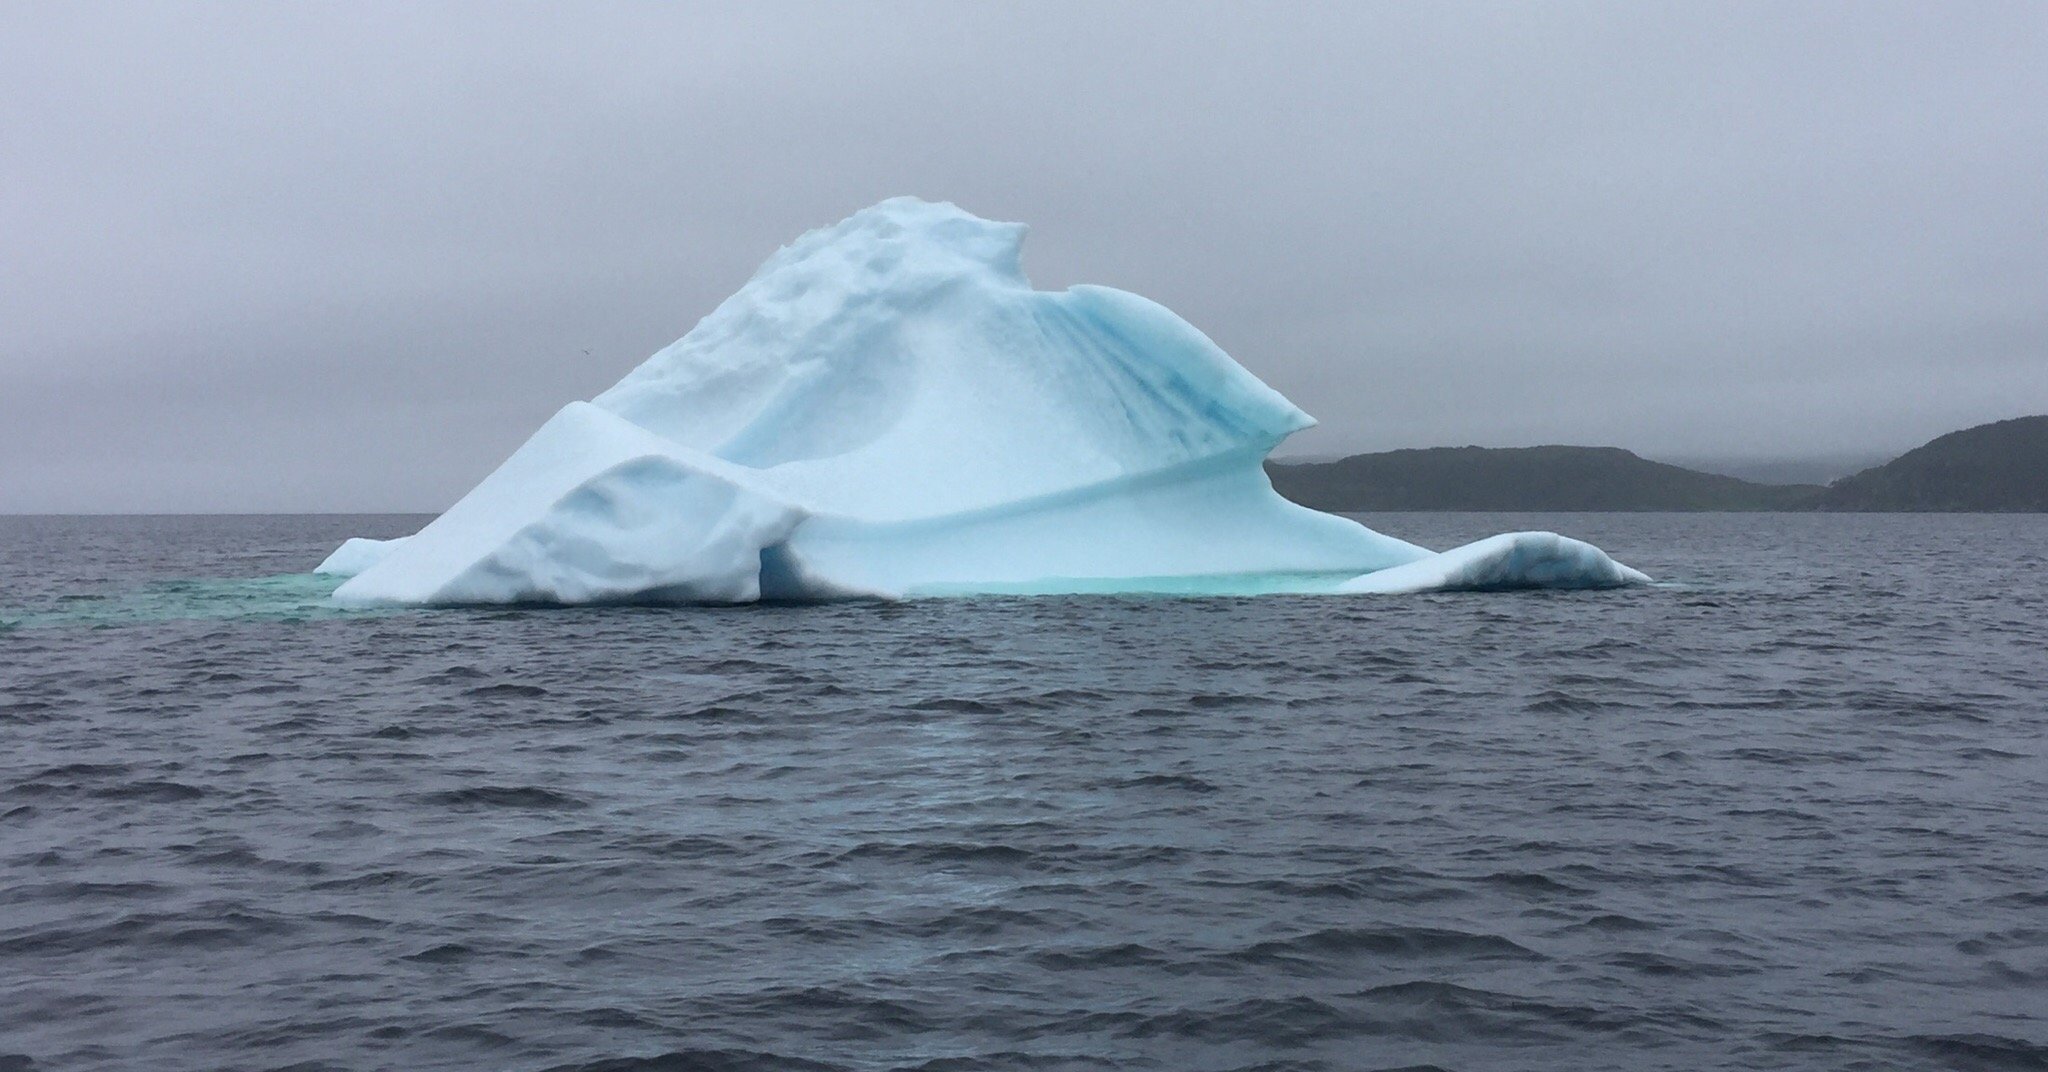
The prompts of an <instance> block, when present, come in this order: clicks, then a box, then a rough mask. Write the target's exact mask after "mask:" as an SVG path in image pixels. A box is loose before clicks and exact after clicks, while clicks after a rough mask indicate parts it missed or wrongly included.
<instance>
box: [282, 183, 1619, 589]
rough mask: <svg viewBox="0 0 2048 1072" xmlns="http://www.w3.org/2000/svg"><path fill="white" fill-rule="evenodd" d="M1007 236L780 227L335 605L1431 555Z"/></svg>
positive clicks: (956, 224)
mask: <svg viewBox="0 0 2048 1072" xmlns="http://www.w3.org/2000/svg"><path fill="white" fill-rule="evenodd" d="M1023 236H1024V228H1023V227H1022V226H1021V225H1018V224H1012V223H993V222H990V221H988V220H983V219H980V218H978V217H975V216H973V215H970V214H969V213H967V212H964V211H962V210H960V209H959V208H956V207H954V206H952V205H948V204H931V203H927V202H924V201H919V200H916V199H914V198H896V199H893V200H890V201H884V202H882V203H881V204H879V205H876V206H874V207H872V208H869V209H865V210H863V211H861V212H858V213H855V214H854V215H853V216H851V217H849V218H847V219H846V220H844V221H841V222H840V223H838V224H836V225H834V226H832V227H827V228H823V229H821V230H817V231H813V232H811V233H809V234H806V235H804V236H803V237H802V238H799V239H798V240H797V241H796V242H794V243H792V244H791V245H790V246H789V247H788V248H786V249H784V250H782V251H781V252H779V253H777V254H776V255H775V256H773V257H770V258H769V259H768V261H767V263H766V264H764V265H763V266H762V267H761V269H760V271H759V272H757V273H756V274H755V276H754V278H753V279H752V280H750V281H749V282H748V283H747V284H746V285H745V286H744V287H741V288H740V290H739V291H738V292H737V293H735V294H733V296H732V297H730V298H728V299H726V300H725V301H724V302H723V303H722V304H720V305H719V307H718V308H717V309H715V310H713V311H712V312H711V314H710V315H709V316H706V317H705V318H704V319H703V320H702V321H701V322H699V323H698V325H697V326H696V327H695V328H694V329H692V330H691V331H690V333H689V334H687V335H685V336H684V337H683V338H682V339H680V340H678V341H677V342H675V343H674V344H672V345H670V346H669V347H667V348H666V349H663V350H662V351H661V352H659V353H657V354H655V355H654V356H653V357H651V358H649V359H648V360H647V361H646V362H645V363H643V364H642V365H640V367H638V368H636V369H634V370H633V371H632V372H630V373H628V374H627V375H626V376H625V377H624V378H623V379H621V380H620V381H619V382H618V383H617V384H615V385H614V386H612V387H611V388H610V389H609V390H606V391H604V392H603V393H601V394H599V395H598V396H597V397H596V398H594V399H592V400H590V401H589V402H573V403H570V404H569V405H568V406H566V407H564V408H563V409H562V410H561V411H560V412H558V413H557V414H556V415H555V416H554V417H553V418H552V419H551V420H549V421H548V422H547V423H546V424H545V425H543V426H542V427H541V429H540V430H539V431H537V432H536V433H534V435H533V437H532V438H531V439H529V440H528V441H527V442H526V444H525V445H523V446H521V447H520V448H519V449H518V450H517V451H516V452H514V453H513V455H512V456H511V457H510V458H508V459H506V461H505V462H504V463H503V464H502V465H501V466H499V468H498V469H497V470H496V471H495V472H493V473H491V474H490V475H489V476H487V477H486V478H484V480H483V481H482V482H481V483H480V484H478V485H477V486H476V487H475V488H474V489H472V490H471V491H470V492H469V494H467V495H465V496H463V498H462V499H461V500H460V501H459V502H457V503H456V504H455V505H454V506H453V507H451V508H449V510H448V511H447V512H446V513H444V514H442V515H441V516H440V517H439V518H436V519H435V520H434V521H433V522H432V523H430V524H429V525H427V526H426V527H425V528H424V529H421V530H420V531H419V532H418V533H416V534H414V535H412V536H410V537H407V538H404V539H402V540H390V541H371V540H350V541H349V542H348V543H346V544H344V545H343V546H342V547H341V548H340V549H339V550H337V551H336V552H335V553H334V554H333V555H332V556H330V557H329V558H328V560H327V562H325V563H323V564H322V565H321V570H322V571H323V572H327V573H331V574H343V575H350V574H352V576H350V577H349V579H348V580H347V581H345V582H344V583H343V584H342V585H341V586H340V587H339V588H338V589H336V591H335V596H334V597H335V599H336V600H338V601H341V602H343V603H350V604H398V605H414V606H420V605H447V604H464V603H621V602H663V603H667V602H749V601H753V600H758V599H786V600H818V599H837V598H844V597H847V596H881V597H904V596H916V595H931V594H946V595H972V594H981V593H1005V592H1008V593H1046V594H1051V593H1059V592H1125V591H1132V592H1135V591H1161V590H1166V591H1177V592H1184V593H1189V594H1199V593H1201V592H1204V591H1209V590H1214V591H1217V592H1219V593H1225V592H1242V591H1247V590H1260V589H1268V590H1275V591H1278V590H1289V589H1295V588H1299V587H1300V585H1301V584H1303V583H1306V582H1303V581H1301V580H1300V579H1301V578H1323V577H1333V578H1346V577H1357V576H1359V575H1361V574H1369V573H1373V572H1375V571H1379V570H1385V569H1388V568H1390V567H1400V566H1403V565H1405V564H1407V563H1412V562H1418V561H1423V560H1433V556H1432V555H1431V552H1430V551H1429V550H1427V549H1426V548H1422V547H1418V546H1416V545H1414V544H1411V543H1408V542H1406V541H1403V540H1398V539H1394V538H1392V537H1389V536H1383V535H1381V534H1379V533H1377V532H1374V531H1372V530H1371V529H1369V528H1366V527H1365V526H1363V525H1360V524H1358V523H1357V522H1355V521H1351V520H1348V519H1346V518H1341V517H1337V516H1335V515H1331V514H1324V513H1319V512H1317V511H1314V510H1310V509H1307V508H1305V507H1302V506H1298V505H1296V504H1294V503H1291V502H1288V501H1287V500H1285V499H1283V498H1281V497H1280V496H1279V495H1277V494H1275V493H1274V491H1273V487H1272V484H1271V483H1270V482H1269V481H1268V480H1267V479H1266V475H1265V472H1264V469H1263V468H1262V463H1263V461H1264V460H1265V458H1266V456H1267V455H1268V454H1269V453H1271V451H1272V450H1273V448H1274V447H1275V446H1276V445H1278V444H1279V443H1280V442H1281V440H1283V439H1285V438H1286V437H1287V436H1289V435H1292V434H1293V433H1295V432H1297V431H1300V430H1301V429H1304V428H1307V427H1310V426H1311V425H1313V424H1314V423H1315V421H1314V420H1313V419H1312V418H1311V417H1309V415H1308V414H1306V413H1303V412H1302V411H1301V410H1300V409H1298V408H1296V407H1295V405H1294V404H1293V403H1291V402H1289V401H1288V400H1287V399H1286V398H1284V397H1282V396H1281V395H1280V394H1279V392H1277V391H1274V390H1273V389H1272V388H1270V387H1268V386H1266V384H1264V383H1262V382H1261V381H1260V380H1259V379H1258V377H1256V376H1253V375H1252V374H1251V373H1249V372H1247V371H1245V369H1244V368H1243V367H1242V366H1240V365H1239V364H1238V363H1237V362H1235V361H1233V360H1231V358H1230V355H1228V354H1226V353H1224V352H1223V351H1222V350H1221V349H1220V348H1218V347H1217V346H1216V344H1215V343H1213V342H1211V341H1210V340H1209V338H1208V337H1207V336H1205V335H1203V334H1202V333H1201V332H1200V331H1198V330H1196V329H1195V328H1194V327H1193V326H1192V325H1190V324H1189V323H1188V322H1187V321H1185V320H1182V319H1181V318H1180V317H1178V316H1175V315H1174V314H1173V313H1172V312H1171V311H1169V310H1167V309H1166V308H1164V307H1163V306H1160V305H1158V304H1156V303H1153V302H1151V301H1147V300H1146V299H1144V298H1141V297H1138V296H1137V295H1135V294H1127V293H1124V292H1123V291H1118V290H1111V289H1109V288H1106V287H1094V286H1077V287H1073V288H1071V289H1069V290H1066V291H1061V292H1047V291H1039V290H1034V289H1032V287H1031V284H1030V281H1029V280H1027V279H1026V278H1025V277H1024V273H1023V271H1022V269H1021V267H1020V264H1021V260H1020V257H1021V247H1022V242H1023ZM1578 546H1584V545H1578ZM1595 554H1597V552H1595ZM1601 558H1602V560H1603V561H1604V560H1605V556H1601ZM1546 575H1547V574H1544V573H1543V571H1541V570H1539V569H1533V568H1532V569H1524V570H1523V571H1522V573H1521V576H1522V577H1524V578H1525V579H1526V580H1527V581H1528V582H1529V583H1537V579H1538V578H1540V577H1542V576H1546ZM1324 590H1327V589H1324Z"/></svg>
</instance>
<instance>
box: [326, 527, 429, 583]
mask: <svg viewBox="0 0 2048 1072" xmlns="http://www.w3.org/2000/svg"><path fill="white" fill-rule="evenodd" d="M408 539H411V537H409V536H400V537H398V538H397V539H394V540H373V539H370V538H369V537H368V536H354V537H350V538H349V539H347V540H343V541H342V544H341V546H340V547H337V548H335V549H334V553H333V554H331V555H328V556H327V557H326V558H325V559H323V560H322V561H321V563H320V564H319V565H317V566H315V567H313V572H314V573H318V574H324V575H326V576H329V577H353V576H355V575H356V574H358V573H361V572H363V571H364V570H366V569H369V568H370V567H371V566H374V565H376V564H377V563H379V562H382V561H383V560H384V556H385V555H388V554H390V553H391V552H392V551H394V550H396V549H397V548H398V546H399V545H400V544H403V543H404V542H405V541H406V540H408Z"/></svg>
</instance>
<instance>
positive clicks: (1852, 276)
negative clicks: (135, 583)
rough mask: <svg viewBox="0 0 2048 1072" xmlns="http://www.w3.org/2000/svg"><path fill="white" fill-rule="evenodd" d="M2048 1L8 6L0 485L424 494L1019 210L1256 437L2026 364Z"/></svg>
mask: <svg viewBox="0 0 2048 1072" xmlns="http://www.w3.org/2000/svg"><path fill="white" fill-rule="evenodd" d="M2042 101H2048V8H2044V7H2042V6H2040V5H2037V4H2024V3H2023V4H2012V5H1996V4H1985V5H1963V6H1961V7H1955V6H1945V7H1941V8H1939V9H1937V8H1935V7H1932V6H1928V5H1912V6H1888V5H1882V4H1870V3H1857V4H1793V5H1786V4H1779V3H1773V4H1757V5H1732V4H1722V5H1681V4H1669V5H1659V4H1635V3H1630V4H1602V5H1569V4H1544V5H1473V6H1461V5H1429V6H1423V5H1385V6H1364V5H1348V4H1347V5H1332V6H1300V7H1288V8H1280V7H1276V6H1268V5H1227V6H1214V7H1209V6H1196V5H1189V4H1183V3H1171V4H1167V3H1160V4H1132V5H1093V4H1089V5H1080V4H1076V5H1065V6H1055V5H1046V4H1031V5H1020V6H1000V7H999V6H990V5H950V4H949V5H872V6H861V7H847V6H840V5H831V6H827V5H819V6H795V7H768V6H764V5H756V4H749V5H741V6H738V7H737V8H736V10H733V11H729V12H724V13H717V12H698V11H690V12H680V11H676V10H671V9H669V8H665V7H658V6H651V5H650V6H630V5H573V6H572V5H556V6H549V7H543V6H538V5H535V6H505V5H483V4H478V5H456V4H443V5H430V6H426V7H418V6H414V5H408V4H390V5H385V6H375V5H369V6H366V5H361V4H350V5H338V4H337V5H331V6H307V5H274V4H252V5H247V6H225V5H210V6H196V5H195V6H171V5H142V4H137V5H133V6H106V7H94V6H89V5H72V4H66V5H55V4H49V5H21V4H18V5H12V6H11V7H9V8H8V9H6V10H5V11H4V12H0V240H4V244H5V248H6V249H7V251H8V252H7V254H6V256H5V257H4V258H0V328H4V330H0V510H104V509H111V510H122V509H133V510H213V509H247V510H295V509H385V508H388V509H404V508H439V507H441V506H443V505H446V503H447V502H448V501H450V500H451V499H452V498H453V497H454V496H455V495H457V494H459V493H460V492H461V491H463V490H464V489H466V488H467V487H468V486H469V485H470V484H471V483H473V482H474V481H475V480H476V479H477V478H478V477H479V476H481V475H482V474H483V473H484V472H486V471H487V470H488V469H489V468H490V467H491V466H492V465H494V464H496V462H497V461H498V460H499V459H500V458H502V457H503V455H504V454H505V453H507V452H508V451H509V450H510V449H511V448H512V447H513V446H515V445H516V444H517V443H518V442H519V441H520V440H521V439H523V438H524V437H525V436H526V435H527V433H529V432H530V431H531V430H532V429H533V428H534V427H535V426H537V425H538V424H539V423H540V421H542V420H543V419H545V417H546V416H547V415H548V414H549V413H551V412H552V411H553V410H554V409H555V408H556V407H557V406H559V405H560V404H561V403H562V402H564V401H566V400H568V399H570V398H574V397H588V396H589V395H591V394H593V393H595V392H596V391H598V390H601V389H602V388H603V387H605V386H606V385H608V384H609V383H610V382H611V381H612V380H614V379H616V378H617V377H618V376H619V375H620V374H622V373H623V372H625V370H627V369H628V368H630V367H632V366H633V365H635V364H637V363H638V362H639V361H640V360H641V359H642V358H644V357H645V356H646V355H647V354H648V353H651V352H652V351H654V350H655V349H657V348H659V347H660V346H661V345H663V344H665V343H666V342H668V341H669V340H671V339H673V338H675V337H676V336H678V335H681V334H682V333H683V332H684V331H686V330H688V329H689V327H690V326H691V325H692V324H693V323H694V322H695V321H696V319H697V318H698V317H699V316H701V315H703V314H704V313H705V312H708V311H709V310H710V309H711V307H712V306H713V305H715V304H716V303H717V301H718V300H719V299H721V298H722V297H724V296H725V295H726V294H727V293H730V292H731V291H732V290H733V289H734V288H736V287H737V286H738V285H739V284H740V283H741V282H743V281H744V280H745V279H746V277H747V276H748V275H749V274H750V273H751V271H752V269H753V267H754V266H755V265H756V264H757V263H759V261H760V260H761V259H762V258H764V257H765V256H767V254H768V253H770V252H771V251H773V250H774V249H775V248H776V247H777V246H779V245H781V244H783V243H785V242H787V241H788V240H790V239H791V238H793V237H795V236H796V235H797V234H798V233H800V232H802V231H804V230H805V229H808V228H810V227H813V226H819V225H822V224H826V223H830V222H832V221H834V220H836V219H838V218H840V217H842V216H844V215H845V214H846V213H848V212H851V211H853V210H854V209H857V208H859V207H861V206H863V205H865V204H868V203H871V202H873V201H876V200H879V199H881V198H883V197H886V196H889V195H893V194H898V193H914V194H918V195H921V196H925V197H930V198H943V199H948V200H953V201H956V202H958V203H960V204H961V205H963V206H965V207H966V208H969V209H971V210H973V211H975V212H978V213H980V214H982V215H985V216H990V217H995V218H1008V219H1018V220H1024V221H1026V222H1029V223H1031V224H1032V225H1033V236H1032V239H1031V242H1030V245H1029V247H1028V252H1027V265H1028V267H1029V268H1030V270H1031V272H1032V275H1033V278H1034V279H1035V280H1036V281H1037V282H1038V283H1039V285H1040V286H1046V287H1063V286H1066V285H1068V284H1071V283H1075V282H1097V283H1104V284H1108V285H1112V286H1119V287H1123V288H1125V289H1129V290H1135V291H1137V292H1139V293H1142V294H1146V295H1147V296H1149V297H1152V298H1154V299H1157V300H1159V301H1161V302H1163V303H1165V304H1166V305H1168V306H1170V307H1172V308H1173V309H1175V310H1176V311H1178V312H1179V313H1181V314H1182V315H1183V316H1185V317H1187V318H1188V319H1190V320H1191V321H1193V322H1194V323H1195V324H1196V325H1198V326H1200V327H1201V328H1203V329H1204V330H1205V331H1208V332H1209V333H1210V334H1211V335H1212V336H1214V337H1215V338H1216V339H1217V341H1218V342H1220V343H1221V344H1223V346H1224V347H1225V348H1226V349H1228V350H1230V351H1231V352H1232V353H1233V354H1234V355H1235V356H1237V357H1238V359H1239V360H1240V361H1242V362H1243V363H1244V364H1246V365H1247V366H1248V367H1250V368H1251V369H1252V370H1253V371H1255V372H1257V373H1258V374H1260V375H1261V376H1263V377H1265V378H1266V379H1267V380H1268V381H1269V382H1271V383H1272V384H1273V385H1274V386H1275V387H1278V388H1279V389H1281V390H1282V391H1284V392H1286V393H1287V394H1289V395H1290V396H1291V397H1293V398H1295V399H1296V401H1298V402H1300V403H1302V404H1303V405H1304V406H1305V407H1306V408H1308V409H1309V410H1310V411H1311V412H1314V413H1316V414H1317V415H1318V416H1319V417H1321V418H1322V419H1323V422H1324V425H1323V427H1322V428H1319V429H1316V430H1314V431H1312V432H1309V433H1306V434H1304V435H1303V436H1301V437H1299V438H1298V439H1297V440H1296V441H1295V443H1294V444H1293V448H1294V449H1298V450H1302V451H1312V452H1317V453H1338V452H1346V451H1353V450H1365V449H1383V448H1388V447H1395V446H1418V445H1433V444H1445V443H1468V442H1471V443H1485V444H1500V445H1509V444H1518V443H1534V442H1580V443H1614V444H1619V445H1624V446H1629V447H1633V448H1636V449H1638V450H1642V451H1644V452H1646V453H1652V454H1666V455H1671V454H1720V455H1758V456H1763V455H1797V454H1801V453H1821V452H1839V451H1861V450H1887V449H1895V448H1902V447H1905V446H1910V445H1912V444H1913V443H1915V442H1918V441H1919V440H1921V439H1924V438H1926V437H1928V436H1930V435H1933V434H1936V433H1939V432H1941V431H1945V430H1947V429H1950V428H1953V427H1958V426H1961V425H1964V424H1969V423H1975V422H1978V421H1983V420H1990V419H1995V418H1999V417H2005V416H2013V415H2017V414H2020V413H2030V412H2044V411H2048V182H2043V181H2042V176H2043V175H2048V109H2044V108H2042V106H2041V102H2042Z"/></svg>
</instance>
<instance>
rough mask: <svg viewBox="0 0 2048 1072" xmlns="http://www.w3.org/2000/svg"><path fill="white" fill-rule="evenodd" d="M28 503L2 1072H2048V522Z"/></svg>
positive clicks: (4, 582)
mask: <svg viewBox="0 0 2048 1072" xmlns="http://www.w3.org/2000/svg"><path fill="white" fill-rule="evenodd" d="M420 520H421V519H418V518H402V517H144V518H133V517H127V518H121V517H116V518H20V517H14V518H0V623H4V624H0V1055H7V1056H0V1069H8V1070H20V1069H38V1070H43V1069H147V1070H150V1072H181V1070H195V1072H196V1070H206V1072H215V1070H228V1069H280V1068H292V1069H302V1070H312V1069H365V1070H370V1069H406V1070H433V1069H488V1070H508V1069H509V1070H542V1069H578V1070H584V1072H599V1070H611V1072H630V1070H671V1072H683V1070H700V1069H702V1070H738V1069H760V1070H783V1069H790V1070H814V1072H815V1070H833V1069H847V1070H881V1069H925V1070H934V1072H936V1070H973V1069H988V1070H1009V1069H1161V1070H1176V1072H1178V1070H1196V1072H1200V1070H1224V1069H1268V1070H1274V1072H1279V1070H1295V1072H1305V1070H1315V1069H1332V1070H1338V1069H1343V1070H1350V1069H1384V1068H1406V1067H1429V1068H1443V1069H1459V1070H1475V1069H1559V1070H1574V1072H1583V1070H1596V1069H1627V1070H1650V1069H1686V1070H1692V1069H1729V1068H1740V1069H1801V1070H1806V1069H1902V1068H1904V1069H1918V1068H1928V1069H1935V1068H1940V1069H2040V1068H2048V650H2044V648H2048V568H2044V567H2048V517H2043V516H1856V515H1733V514H1721V515H1714V514H1695V515H1612V514H1608V515H1602V514H1589V515H1563V516H1550V515H1543V516H1530V515H1523V516H1489V515H1475V514H1390V515H1382V516H1376V517H1373V518H1370V519H1369V520H1370V522H1371V523H1372V524H1374V525H1375V527H1378V528H1380V529H1382V530H1383V531H1386V532H1389V533H1392V534H1394V535H1398V536H1402V537H1406V538H1409V539H1413V540H1416V541H1419V542H1423V543H1426V544H1430V545H1432V546H1448V545H1450V544H1453V543H1457V542H1461V541H1463V540H1467V539H1471V538H1474V537H1478V536H1482V535H1486V534H1490V533H1493V532H1497V531H1501V530H1503V529H1512V528H1525V527H1536V528H1551V529H1556V530H1558V531H1562V532H1565V533H1567V534H1570V535H1575V536H1580V537H1583V538H1586V539H1589V540H1592V541H1594V542H1595V543H1598V544H1600V545H1601V546H1603V547H1605V548H1607V549H1608V550H1609V551H1611V552H1613V553H1614V554H1615V555H1616V556H1617V557H1618V558H1621V559H1622V560H1623V561H1626V562H1629V563H1631V564H1633V565H1636V566H1638V567H1641V568H1643V569H1645V570H1647V571H1649V572H1650V573H1651V574H1653V575H1655V576H1656V577H1657V578H1658V579H1659V581H1660V582H1662V583H1661V584H1660V585H1659V586H1658V587H1655V588H1650V589H1639V590H1630V591H1612V592H1591V593H1584V592H1582V593H1540V592H1539V593H1519V594H1485V595H1479V594H1462V595H1428V596H1395V597H1385V596H1382V597H1296V596H1269V597H1262V598H1251V599H1220V598H1209V599H1188V598H1165V597H1148V598H1129V597H1125V598H1114V597H1088V598H1037V599H1018V598H1009V599H951V600H923V601H912V602H906V603H897V604H881V603H854V604H839V605H831V606H811V607H797V606H757V607H742V608H724V609H712V608H670V609H652V608H642V609H633V608H609V609H570V610H539V609H533V610H525V609H522V610H443V611H431V612H382V613H360V612H354V613H343V612H338V611H335V610H333V609H331V608H329V607H327V606H325V604H324V603H323V600H324V597H325V594H326V592H327V591H328V590H329V588H330V587H331V585H330V583H329V582H325V581H321V580H319V579H316V578H310V577H308V576H305V571H306V570H308V569H310V568H311V566H312V565H313V564H314V563H316V562H317V561H318V560H319V559H320V558H321V557H322V556H323V555H324V554H325V553H326V552H327V551H328V550H329V549H330V548H331V547H332V546H333V545H334V544H336V543H337V542H339V541H340V540H341V539H342V538H343V537H345V536H350V535H395V534H398V533H401V532H406V531H410V530H411V529H412V528H414V527H416V526H417V525H418V524H419V523H420Z"/></svg>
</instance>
